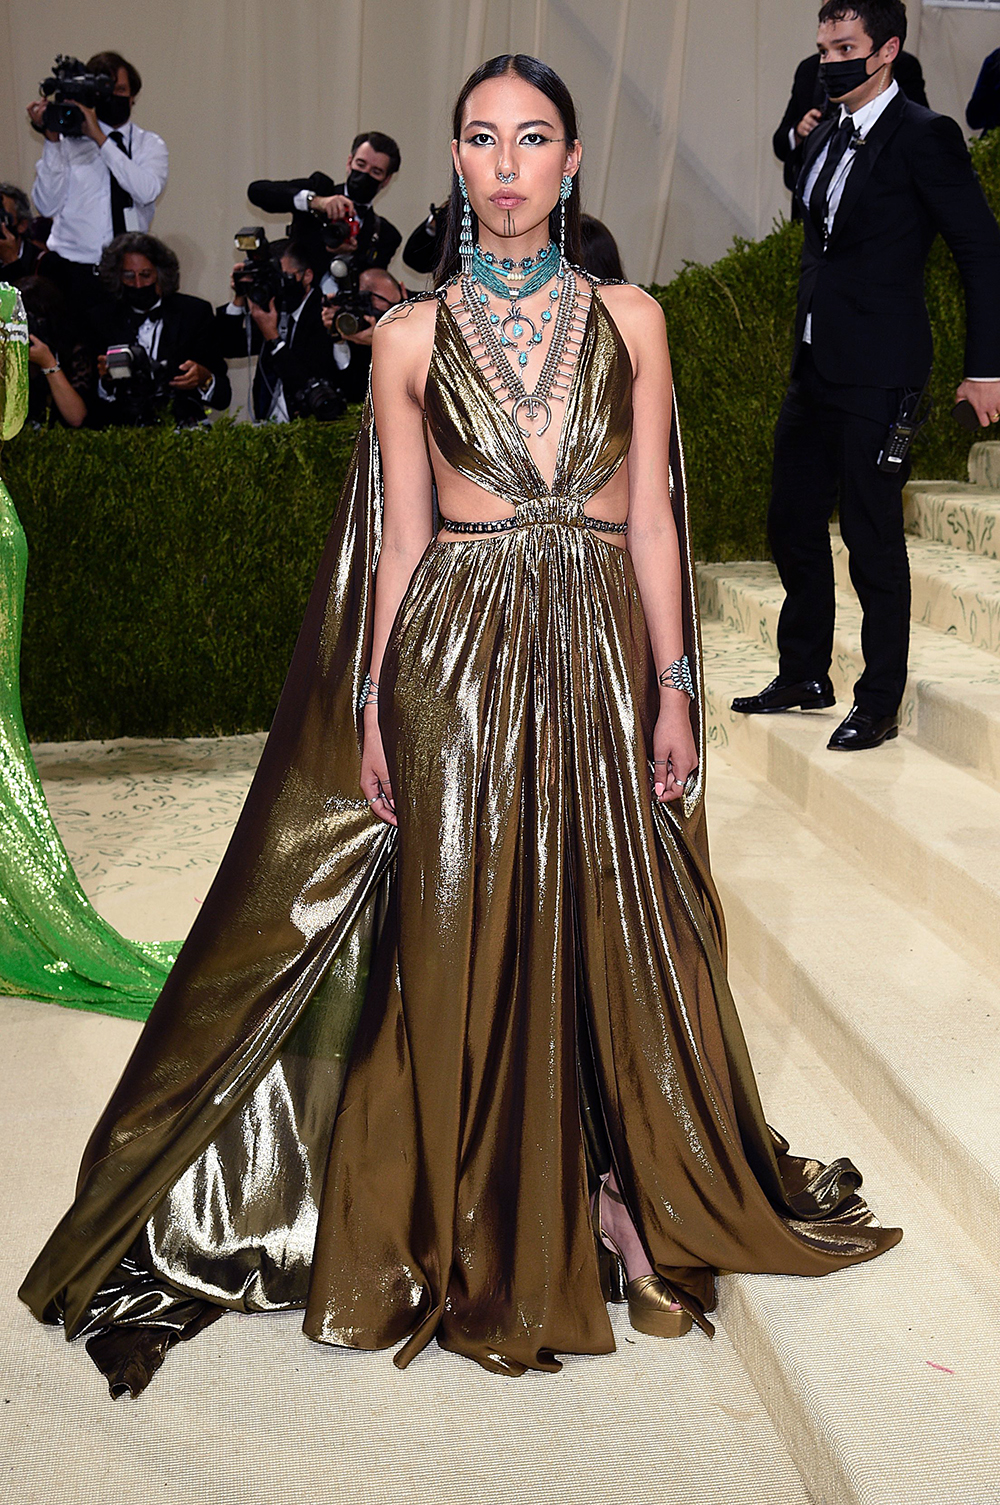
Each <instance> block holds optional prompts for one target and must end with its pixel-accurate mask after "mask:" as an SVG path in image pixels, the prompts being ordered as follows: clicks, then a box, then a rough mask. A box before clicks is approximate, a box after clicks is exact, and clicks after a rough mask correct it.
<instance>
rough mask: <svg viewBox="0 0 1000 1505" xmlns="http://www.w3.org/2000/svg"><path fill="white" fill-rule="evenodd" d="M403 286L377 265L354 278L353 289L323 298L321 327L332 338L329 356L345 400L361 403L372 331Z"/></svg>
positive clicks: (398, 299) (398, 297) (403, 291)
mask: <svg viewBox="0 0 1000 1505" xmlns="http://www.w3.org/2000/svg"><path fill="white" fill-rule="evenodd" d="M405 298H406V289H405V288H404V287H403V286H402V285H401V284H400V283H399V282H397V281H396V279H395V277H393V276H392V275H391V273H389V272H386V271H384V270H383V269H382V268H381V267H369V268H368V269H367V270H366V271H364V272H361V273H360V275H359V277H358V286H357V289H356V290H355V289H346V290H345V291H344V292H342V293H337V294H335V295H334V296H333V297H325V298H324V299H323V314H322V318H323V327H324V329H325V330H326V331H327V333H328V334H329V335H330V337H331V338H332V340H333V358H334V360H335V361H336V363H337V368H338V370H339V372H340V383H341V389H342V391H343V393H344V396H345V397H346V399H347V401H348V402H364V400H365V397H366V395H367V392H368V372H369V370H370V369H371V363H372V332H373V331H374V328H375V325H376V324H377V323H378V321H379V319H381V317H382V315H383V314H384V313H388V311H389V309H390V308H394V307H395V305H396V304H397V303H402V302H403V301H404V300H405Z"/></svg>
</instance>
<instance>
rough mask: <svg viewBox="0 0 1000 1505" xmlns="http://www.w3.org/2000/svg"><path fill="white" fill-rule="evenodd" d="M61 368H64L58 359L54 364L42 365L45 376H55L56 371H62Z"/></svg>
mask: <svg viewBox="0 0 1000 1505" xmlns="http://www.w3.org/2000/svg"><path fill="white" fill-rule="evenodd" d="M61 370H62V367H61V366H60V364H59V362H58V360H57V361H56V363H55V365H54V366H42V367H41V372H42V375H43V376H55V374H56V372H57V371H61Z"/></svg>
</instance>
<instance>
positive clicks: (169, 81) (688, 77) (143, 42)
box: [0, 0, 1000, 302]
mask: <svg viewBox="0 0 1000 1505" xmlns="http://www.w3.org/2000/svg"><path fill="white" fill-rule="evenodd" d="M0 3H3V4H4V9H3V10H2V11H0V26H3V28H4V31H5V35H4V34H3V33H2V32H0V59H2V60H0V87H2V96H3V104H2V105H0V110H2V112H3V114H2V117H0V118H2V119H3V124H4V129H3V133H2V139H0V177H2V178H4V179H10V180H13V181H14V182H17V183H20V184H21V185H22V186H23V187H25V188H28V189H30V186H31V180H32V177H33V171H34V162H35V158H36V157H37V155H38V151H39V139H38V137H37V136H36V135H35V134H34V133H33V132H32V131H31V130H30V128H29V126H28V125H27V122H26V119H25V115H24V107H25V105H26V104H27V102H28V100H29V99H31V98H32V97H33V96H34V94H35V91H36V87H37V81H38V80H39V79H40V78H42V77H43V76H44V75H45V74H46V73H47V72H48V71H49V68H50V66H51V63H52V60H53V58H54V56H55V54H56V52H67V53H75V54H76V55H78V56H80V57H83V58H86V57H87V56H89V55H90V54H91V53H92V52H94V51H97V50H98V49H99V48H106V47H112V48H114V49H115V50H117V51H119V52H122V53H124V54H125V56H127V57H128V58H130V59H131V60H132V61H133V62H134V63H135V64H136V66H137V67H138V68H139V70H140V72H141V73H142V75H143V78H144V88H143V91H142V95H141V97H140V100H139V104H138V107H137V111H136V119H137V120H138V122H139V124H141V125H145V126H147V127H150V128H152V129H154V130H156V131H158V132H159V133H160V134H161V135H162V136H163V137H164V138H165V139H166V141H167V144H168V146H169V148H170V182H169V185H168V187H167V190H166V192H165V194H164V195H163V198H162V199H161V201H160V206H159V208H158V210H157V214H156V219H155V222H154V231H155V232H156V233H157V234H159V235H160V236H162V237H163V238H164V239H165V240H167V241H168V242H169V243H170V244H171V245H172V246H173V247H174V249H175V250H176V251H177V253H178V255H179V256H180V258H181V267H182V275H183V284H182V285H183V286H184V287H185V288H186V289H187V290H188V291H189V292H194V293H200V294H201V295H203V296H204V297H207V298H210V299H212V301H213V302H220V301H222V300H223V298H224V296H225V294H226V290H227V285H228V275H229V267H230V266H231V263H232V237H233V232H234V231H235V230H236V229H238V228H239V227H240V226H241V225H243V224H247V223H252V222H254V221H255V220H259V219H260V218H261V216H260V214H259V211H256V210H253V209H252V208H251V207H250V206H249V205H248V203H247V200H246V198H245V196H244V195H245V189H246V185H247V183H248V182H249V181H250V180H251V179H253V178H258V177H291V176H297V175H300V174H305V173H308V172H310V171H312V170H313V169H314V168H323V169H324V170H326V171H328V172H330V173H331V174H332V175H334V176H340V174H341V171H342V168H343V165H344V162H345V160H346V156H347V149H348V146H349V143H350V140H351V138H352V136H353V135H354V133H355V132H356V131H357V130H358V129H375V130H383V131H387V132H388V133H389V134H390V135H393V136H395V137H396V139H397V140H398V141H399V143H400V146H401V149H402V155H403V167H402V171H401V172H400V174H399V177H398V179H397V181H396V182H395V183H393V185H392V186H391V187H390V188H389V189H388V190H387V191H386V193H385V195H384V197H383V198H382V199H380V200H379V207H380V209H381V210H382V211H383V212H384V213H385V214H386V215H387V216H388V218H390V219H391V220H392V221H393V222H394V223H395V224H396V225H398V227H399V229H400V230H401V231H402V232H403V234H404V236H405V235H406V234H408V233H409V231H410V230H411V229H412V228H413V226H414V225H415V224H417V222H418V221H419V220H420V219H421V218H422V217H423V215H424V214H425V213H426V211H427V206H428V204H429V202H430V201H431V199H434V198H436V199H440V197H441V196H442V195H443V193H444V192H445V190H446V188H447V184H448V172H449V155H448V142H449V139H450V136H451V127H450V120H449V116H450V110H451V105H452V101H453V99H454V96H455V94H456V92H457V90H458V88H459V87H460V85H461V83H462V80H463V79H464V78H465V76H466V75H467V73H468V72H469V71H470V70H471V69H472V67H474V66H475V65H476V63H478V62H479V61H480V60H481V59H483V58H484V57H490V56H492V55H493V54H494V53H497V52H505V51H526V52H535V53H537V54H539V55H540V56H542V57H544V58H546V59H547V60H548V61H550V62H551V63H552V64H553V66H554V67H555V68H557V69H558V70H559V72H560V73H562V74H563V75H564V77H565V78H566V80H567V82H568V84H569V86H570V88H571V90H572V91H573V94H574V96H575V98H576V100H577V104H578V108H579V113H580V119H581V131H582V134H583V139H584V145H585V153H586V155H585V162H584V179H585V200H586V205H587V207H588V208H589V209H590V210H591V212H593V213H595V214H597V215H599V216H600V217H601V218H602V219H605V220H606V221H607V222H608V223H609V224H610V225H611V227H612V229H613V230H614V232H615V234H616V236H617V237H618V240H619V243H620V245H621V248H622V252H623V256H624V260H625V265H626V270H627V272H628V273H629V275H630V276H632V277H633V278H635V279H636V280H640V281H648V280H650V279H652V278H654V277H655V278H658V279H659V280H664V279H666V278H668V277H669V275H670V274H671V273H672V272H673V271H674V270H675V269H676V268H677V267H678V266H680V265H681V264H682V262H683V261H684V260H685V259H691V260H698V261H704V260H712V259H714V258H715V257H717V256H719V255H721V254H722V253H723V252H724V251H725V249H726V247H727V246H728V244H729V243H730V241H731V239H732V237H733V235H735V234H741V235H747V236H756V235H760V234H764V233H766V231H767V230H768V229H769V227H770V225H771V223H772V221H773V219H774V217H775V216H776V215H777V214H779V213H781V212H782V211H783V210H784V209H785V208H786V206H787V197H786V195H785V192H784V189H783V187H782V182H781V172H780V168H779V166H778V163H777V162H776V161H775V160H774V158H773V156H772V154H771V144H770V143H771V135H772V133H773V131H774V129H775V126H776V125H777V123H778V120H779V119H780V116H781V113H782V111H783V109H784V105H785V101H786V99H787V97H788V90H789V87H790V83H791V77H792V73H793V70H794V67H795V64H796V62H797V61H798V60H799V59H800V58H802V57H804V56H805V55H806V54H807V53H808V52H809V51H810V50H811V49H812V46H813V44H814V34H815V26H814V22H815V14H816V8H817V7H816V4H815V3H807V0H614V3H611V4H609V3H607V0H465V3H459V0H408V3H403V0H160V3H159V4H153V3H152V0H133V3H132V4H131V5H130V6H127V7H124V8H122V7H121V6H120V5H118V4H116V3H112V0H86V4H80V0H46V4H45V5H44V6H42V5H39V4H38V0H0ZM910 12H911V17H912V40H911V45H912V46H913V47H914V48H915V50H918V51H919V53H920V55H921V59H922V61H923V64H924V68H925V72H926V75H927V80H928V92H929V97H930V100H931V104H932V105H933V106H934V107H935V108H936V109H939V110H942V111H944V112H946V113H948V114H952V115H955V116H956V117H957V118H960V119H961V118H963V117H962V111H963V109H964V104H965V101H966V100H967V98H968V96H969V93H970V92H971V89H972V85H973V83H974V81H975V77H976V73H977V70H978V67H979V64H980V61H981V59H982V57H983V56H984V55H985V54H986V52H988V51H990V50H992V49H993V48H994V47H996V46H997V45H998V44H1000V18H998V16H997V14H996V12H992V13H991V12H988V11H986V12H982V11H980V12H977V11H975V10H962V9H954V8H947V9H935V8H931V7H926V8H924V9H923V10H922V11H921V10H920V9H919V7H918V6H917V5H916V4H915V3H912V0H911V5H910ZM269 229H270V230H271V233H280V221H279V220H278V219H274V220H273V222H272V224H271V226H270V227H269ZM414 280H415V279H414V278H413V276H412V274H411V276H410V281H411V282H413V281H414Z"/></svg>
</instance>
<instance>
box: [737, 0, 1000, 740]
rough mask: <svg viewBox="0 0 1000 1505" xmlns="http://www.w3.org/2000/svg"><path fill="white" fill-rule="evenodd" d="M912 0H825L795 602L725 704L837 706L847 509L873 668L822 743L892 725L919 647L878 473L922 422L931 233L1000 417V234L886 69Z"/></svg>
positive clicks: (784, 466) (805, 301) (781, 547)
mask: <svg viewBox="0 0 1000 1505" xmlns="http://www.w3.org/2000/svg"><path fill="white" fill-rule="evenodd" d="M905 37H906V8H905V6H904V5H903V4H902V0H850V3H844V0H827V3H826V4H825V5H824V6H823V7H822V9H821V10H820V13H819V33H818V39H817V40H818V46H819V56H820V77H821V81H822V83H823V84H824V86H825V87H826V90H827V92H828V93H829V95H830V98H831V99H832V100H833V102H834V104H835V105H836V106H837V109H836V113H835V114H834V116H833V117H832V119H830V120H828V121H826V122H824V124H823V125H822V126H820V127H818V128H817V129H816V130H815V131H813V132H812V133H811V135H810V136H809V139H808V141H807V143H806V151H805V155H804V160H803V163H802V170H801V172H800V173H799V177H798V180H797V182H796V185H795V193H796V197H797V199H798V200H799V204H800V206H801V210H802V219H803V225H804V231H805V239H804V243H803V250H802V266H801V274H800V278H799V290H798V313H797V321H796V326H795V353H794V359H793V367H792V379H791V383H790V385H789V388H788V394H787V396H786V398H785V402H784V405H783V407H782V410H781V415H780V417H779V419H778V425H777V430H776V433H775V446H774V473H773V482H772V492H771V505H770V510H769V513H768V537H769V540H770V544H771V551H772V553H773V555H774V561H775V564H776V565H777V567H778V573H779V574H780V576H781V582H782V585H783V586H784V588H785V601H784V605H783V606H782V610H781V616H780V619H779V622H778V653H779V664H778V676H777V678H776V679H774V680H773V681H772V682H771V684H769V685H768V686H767V687H766V689H764V690H762V691H761V692H760V693H759V694H756V695H747V696H741V697H739V698H738V699H737V700H734V701H733V710H734V711H739V712H743V713H744V714H754V713H760V712H768V711H788V710H796V709H803V710H804V709H809V708H814V707H815V708H819V707H825V706H832V705H833V704H834V693H833V686H832V684H831V681H830V677H829V670H830V664H831V660H832V653H833V633H834V609H835V595H834V573H833V560H832V555H831V549H830V534H829V523H830V518H831V516H832V514H833V511H834V509H835V508H838V507H839V513H840V531H841V534H842V535H843V539H844V542H845V544H846V546H847V550H848V554H849V556H850V570H851V580H852V583H853V585H854V589H855V590H856V592H857V594H858V598H859V600H860V602H861V608H862V612H863V621H862V629H861V646H862V651H863V654H864V661H865V667H864V672H863V673H862V675H861V677H860V678H859V680H858V682H857V684H856V685H855V687H854V705H853V707H852V709H851V711H850V714H849V715H848V716H847V717H846V719H845V720H844V721H843V722H842V723H841V724H840V725H839V726H838V727H837V729H836V730H835V731H834V733H833V735H832V737H831V738H830V741H829V743H828V746H829V747H830V748H832V749H835V750H840V751H860V750H862V749H865V748H872V747H878V746H879V745H880V744H881V743H883V742H886V741H889V740H890V739H891V738H894V737H895V736H896V735H897V732H898V710H899V704H900V701H901V699H902V696H903V689H904V687H905V684H906V674H907V653H908V648H909V619H910V575H909V563H908V559H907V552H906V541H905V538H904V534H903V507H902V489H903V486H904V484H905V483H906V480H907V478H908V476H909V468H910V467H909V458H908V457H905V458H903V459H902V462H901V463H900V464H898V465H896V466H895V468H894V469H892V468H890V469H888V470H887V469H883V468H881V466H880V457H882V456H883V450H884V448H885V446H886V441H887V438H888V435H889V431H890V429H891V428H892V427H893V425H894V424H895V423H896V421H897V419H898V418H900V416H904V415H907V414H910V415H912V414H913V413H915V412H916V410H917V408H918V406H919V399H920V394H921V392H922V390H923V389H924V387H925V385H926V383H927V381H928V378H929V375H930V369H931V361H932V358H933V353H934V352H933V345H932V339H931V326H930V319H929V316H928V313H927V305H926V302H925V297H924V268H925V266H926V264H927V257H928V255H929V253H930V249H931V246H932V245H933V243H934V240H935V239H936V237H937V236H938V234H940V235H942V236H943V237H944V240H945V241H946V242H947V244H948V247H949V249H950V250H951V253H952V255H953V256H954V258H955V261H956V263H957V265H958V270H959V274H960V276H961V279H962V283H963V286H964V290H965V305H966V345H965V369H964V379H963V380H962V382H961V384H960V385H959V387H958V390H957V393H956V398H957V400H958V401H959V402H966V401H967V402H968V403H970V404H971V406H972V407H973V408H974V409H975V413H976V416H977V417H978V419H979V422H980V424H981V425H982V426H983V427H984V428H986V429H988V428H989V427H990V425H991V424H993V423H996V422H997V421H998V420H1000V226H998V225H997V222H996V219H995V218H994V216H993V213H992V211H991V210H990V207H989V205H988V204H987V202H986V198H985V196H984V194H983V191H982V188H981V187H980V185H979V180H978V179H977V177H976V174H975V171H974V169H973V166H972V161H971V159H970V157H969V152H968V148H967V147H966V144H965V140H964V138H963V136H962V131H961V128H960V127H959V126H958V125H957V124H956V122H955V121H954V120H950V119H949V118H948V117H947V116H945V115H935V114H934V113H933V112H932V111H930V110H925V109H923V108H922V107H921V106H920V105H915V104H913V103H912V101H910V100H908V99H907V98H906V96H905V95H904V94H903V93H902V91H901V90H900V88H899V86H898V84H897V83H896V81H895V79H894V78H893V65H894V63H895V60H896V58H897V57H898V55H899V49H900V47H901V46H902V44H903V41H904V40H905ZM956 374H959V373H956Z"/></svg>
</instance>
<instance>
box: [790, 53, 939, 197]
mask: <svg viewBox="0 0 1000 1505" xmlns="http://www.w3.org/2000/svg"><path fill="white" fill-rule="evenodd" d="M819 67H820V63H819V54H818V53H816V52H814V53H813V54H812V56H811V57H807V58H804V59H803V61H802V62H801V63H800V64H799V66H798V67H797V68H796V70H795V78H794V80H793V83H792V93H791V97H790V99H789V101H788V107H787V109H786V110H785V113H784V115H783V116H782V119H781V124H780V125H779V126H778V129H777V130H776V131H775V133H774V141H773V143H772V144H773V146H774V155H775V156H776V157H777V159H778V161H779V162H780V163H781V164H782V166H783V168H784V179H785V187H786V188H787V189H788V190H789V192H790V193H791V194H792V218H793V219H798V218H799V205H798V201H797V200H796V198H795V196H794V189H795V181H796V179H797V178H798V175H799V173H800V171H801V169H802V153H803V151H804V149H805V143H806V141H807V139H808V138H809V136H811V135H812V133H813V131H814V130H815V129H816V127H817V126H818V125H819V124H820V122H821V121H823V120H826V119H828V118H829V116H830V115H831V114H832V113H834V111H835V106H834V105H833V104H832V102H831V100H830V96H829V94H828V93H827V92H826V86H825V84H823V83H822V82H821V81H820V74H819ZM892 76H893V78H894V79H895V80H896V82H897V84H898V85H899V87H900V89H901V90H902V92H903V93H904V94H905V95H906V97H907V99H910V100H912V101H913V103H914V104H915V105H923V106H924V109H929V108H930V106H929V105H928V103H927V90H926V88H925V87H924V73H923V69H922V68H921V66H920V59H919V58H918V57H916V56H915V54H914V53H912V52H900V54H899V56H898V57H897V58H896V61H895V62H894V64H893V67H892Z"/></svg>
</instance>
